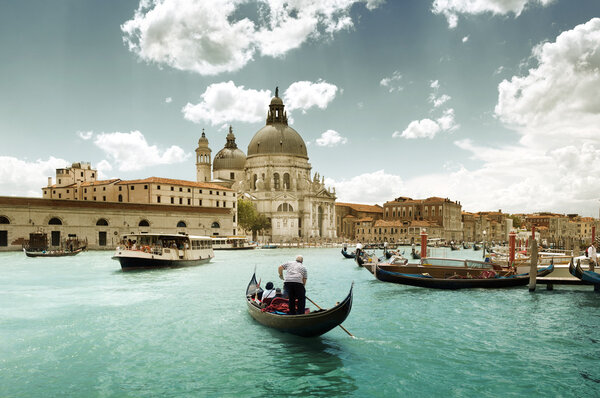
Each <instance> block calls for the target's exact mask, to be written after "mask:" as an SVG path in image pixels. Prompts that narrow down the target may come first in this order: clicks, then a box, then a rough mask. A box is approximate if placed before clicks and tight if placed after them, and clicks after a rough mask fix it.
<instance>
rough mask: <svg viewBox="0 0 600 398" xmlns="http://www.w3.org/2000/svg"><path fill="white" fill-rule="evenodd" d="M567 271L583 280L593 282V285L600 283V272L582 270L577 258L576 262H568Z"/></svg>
mask: <svg viewBox="0 0 600 398" xmlns="http://www.w3.org/2000/svg"><path fill="white" fill-rule="evenodd" d="M569 272H570V273H571V275H573V276H575V277H576V278H578V279H581V280H582V281H584V282H588V283H593V284H595V285H598V284H600V274H599V273H597V272H594V271H584V270H583V269H582V268H581V262H580V261H579V260H578V261H577V263H576V264H574V262H573V261H571V263H570V264H569Z"/></svg>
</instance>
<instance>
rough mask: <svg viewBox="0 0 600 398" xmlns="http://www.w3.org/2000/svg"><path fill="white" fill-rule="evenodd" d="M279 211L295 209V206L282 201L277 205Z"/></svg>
mask: <svg viewBox="0 0 600 398" xmlns="http://www.w3.org/2000/svg"><path fill="white" fill-rule="evenodd" d="M277 211H279V212H286V211H294V208H293V207H292V205H291V204H289V203H282V204H280V205H279V206H278V207H277Z"/></svg>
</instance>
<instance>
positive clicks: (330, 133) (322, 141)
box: [316, 130, 348, 147]
mask: <svg viewBox="0 0 600 398" xmlns="http://www.w3.org/2000/svg"><path fill="white" fill-rule="evenodd" d="M347 142H348V138H346V137H342V136H341V135H340V133H338V132H337V131H335V130H327V131H325V132H324V133H323V134H321V137H319V138H317V139H316V143H317V145H318V146H327V147H334V146H338V145H344V144H346V143H347Z"/></svg>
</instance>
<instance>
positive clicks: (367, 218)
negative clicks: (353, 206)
mask: <svg viewBox="0 0 600 398" xmlns="http://www.w3.org/2000/svg"><path fill="white" fill-rule="evenodd" d="M363 221H364V222H367V221H373V218H372V217H363V218H359V219H358V220H356V222H363Z"/></svg>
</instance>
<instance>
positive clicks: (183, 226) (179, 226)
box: [177, 221, 187, 228]
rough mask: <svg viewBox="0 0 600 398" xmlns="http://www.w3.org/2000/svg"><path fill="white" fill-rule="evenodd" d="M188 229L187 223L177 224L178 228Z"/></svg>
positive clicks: (180, 222)
mask: <svg viewBox="0 0 600 398" xmlns="http://www.w3.org/2000/svg"><path fill="white" fill-rule="evenodd" d="M185 227H187V225H186V224H185V221H179V222H178V223H177V228H185Z"/></svg>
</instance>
